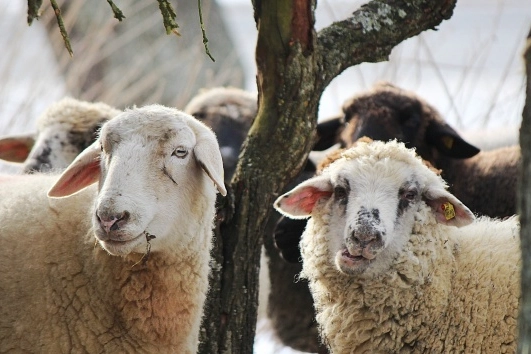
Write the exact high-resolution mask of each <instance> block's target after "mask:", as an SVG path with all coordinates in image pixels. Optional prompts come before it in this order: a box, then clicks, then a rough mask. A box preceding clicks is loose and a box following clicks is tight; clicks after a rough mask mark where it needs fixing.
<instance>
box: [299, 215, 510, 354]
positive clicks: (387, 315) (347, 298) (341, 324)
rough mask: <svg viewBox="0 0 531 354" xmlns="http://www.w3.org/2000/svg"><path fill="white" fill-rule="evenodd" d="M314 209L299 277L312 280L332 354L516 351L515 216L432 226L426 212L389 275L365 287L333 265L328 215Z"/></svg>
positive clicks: (366, 281)
mask: <svg viewBox="0 0 531 354" xmlns="http://www.w3.org/2000/svg"><path fill="white" fill-rule="evenodd" d="M320 208H321V209H320ZM316 209H317V210H318V211H316V212H315V213H314V214H313V215H312V219H310V221H309V223H308V227H307V229H306V231H305V233H304V235H303V239H302V241H301V251H302V255H303V259H304V262H303V272H302V274H301V276H303V277H305V278H307V279H308V280H309V282H310V289H311V292H312V295H313V297H314V301H315V307H316V310H317V322H318V323H319V325H320V330H321V334H322V337H323V340H324V341H325V342H326V343H327V344H328V345H329V346H330V348H331V350H332V351H333V352H334V353H376V352H388V353H391V352H392V353H424V352H434V353H435V352H438V353H442V352H462V351H464V350H465V349H466V351H468V352H478V353H479V352H482V353H494V352H496V353H507V352H514V351H515V350H516V344H517V337H516V324H517V315H518V298H519V296H518V294H519V293H520V288H519V279H520V277H519V274H520V249H519V243H518V240H519V238H518V232H519V225H518V221H517V219H516V218H510V219H507V220H505V221H499V220H492V219H488V218H484V219H479V220H478V221H477V222H475V223H473V224H471V225H469V226H465V227H463V228H454V227H449V226H445V225H440V224H438V223H436V221H435V218H434V217H433V216H432V215H431V210H430V208H429V207H427V206H425V207H424V208H422V209H421V210H420V211H419V212H418V213H417V215H416V223H415V226H414V229H413V232H412V234H411V237H410V239H409V242H408V244H407V245H406V247H405V248H404V250H403V252H402V253H401V254H400V255H399V257H398V258H397V259H396V260H394V262H393V266H392V267H391V269H389V270H388V271H387V272H386V273H385V274H382V275H381V276H379V277H377V278H375V279H364V278H363V277H359V278H356V277H352V276H348V275H345V274H343V273H340V272H339V271H338V270H337V268H336V267H335V266H334V264H333V262H332V255H331V254H330V251H329V249H328V241H327V239H328V238H330V237H334V236H332V233H334V231H333V230H330V228H329V224H328V219H329V215H328V213H327V211H326V210H325V209H322V207H316ZM507 230H511V232H509V233H508V232H507Z"/></svg>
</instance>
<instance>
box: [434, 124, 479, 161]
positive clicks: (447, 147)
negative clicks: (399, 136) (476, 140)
mask: <svg viewBox="0 0 531 354" xmlns="http://www.w3.org/2000/svg"><path fill="white" fill-rule="evenodd" d="M426 141H427V142H428V143H429V144H431V145H433V146H434V147H435V148H436V149H437V150H438V151H439V152H440V153H441V154H443V155H445V156H448V157H454V158H458V159H466V158H469V157H472V156H475V155H477V154H478V153H479V149H478V148H477V147H475V146H473V145H471V144H469V143H467V142H466V141H465V140H464V139H463V138H461V136H459V134H458V133H457V132H456V131H455V130H454V129H452V127H450V126H449V125H448V124H445V123H444V124H443V123H440V122H438V121H431V122H430V124H429V125H428V127H427V129H426Z"/></svg>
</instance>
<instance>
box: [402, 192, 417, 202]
mask: <svg viewBox="0 0 531 354" xmlns="http://www.w3.org/2000/svg"><path fill="white" fill-rule="evenodd" d="M416 197H417V191H415V190H410V191H406V192H405V193H404V199H407V200H409V201H412V200H415V198H416Z"/></svg>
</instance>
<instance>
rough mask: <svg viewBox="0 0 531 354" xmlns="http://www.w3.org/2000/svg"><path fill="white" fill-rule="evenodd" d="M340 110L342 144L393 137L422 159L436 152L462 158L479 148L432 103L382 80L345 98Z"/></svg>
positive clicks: (432, 155)
mask: <svg viewBox="0 0 531 354" xmlns="http://www.w3.org/2000/svg"><path fill="white" fill-rule="evenodd" d="M343 112H344V114H345V117H344V119H345V122H347V123H348V124H347V127H346V128H345V129H344V131H343V133H342V135H341V138H342V140H343V143H344V145H345V146H350V144H351V143H352V142H354V141H356V140H358V139H359V138H361V137H363V136H366V137H369V138H371V139H373V140H381V141H389V140H392V139H397V140H399V141H402V142H404V143H405V144H406V146H407V147H415V148H416V149H417V153H418V154H419V155H420V156H421V157H422V158H423V159H425V160H428V161H431V162H434V160H435V159H436V158H437V157H438V156H446V157H451V158H457V159H465V158H469V157H472V156H474V155H476V154H477V153H478V152H479V149H478V148H476V147H475V146H472V145H471V144H469V143H467V142H466V141H465V140H464V139H463V138H462V137H461V136H460V135H459V134H458V133H457V132H456V131H455V130H454V129H453V128H452V127H450V126H449V125H448V124H447V123H446V122H445V121H444V120H443V118H442V117H441V116H440V114H439V112H437V110H436V109H435V108H434V107H433V106H431V105H430V104H428V103H427V102H425V101H424V100H422V99H421V98H420V97H418V96H417V95H415V94H414V93H413V92H409V91H406V90H403V89H400V88H398V87H396V86H394V85H391V84H389V83H386V82H380V83H378V84H376V85H375V87H374V88H373V90H371V91H368V92H366V93H362V94H360V95H357V96H354V97H353V98H351V99H350V100H347V101H346V102H345V104H344V105H343Z"/></svg>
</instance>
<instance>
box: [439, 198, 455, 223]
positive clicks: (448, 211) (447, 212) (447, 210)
mask: <svg viewBox="0 0 531 354" xmlns="http://www.w3.org/2000/svg"><path fill="white" fill-rule="evenodd" d="M441 209H442V211H443V212H444V217H445V218H446V220H450V219H453V218H455V209H454V206H453V205H452V203H450V202H446V203H444V204H443V205H441Z"/></svg>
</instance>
